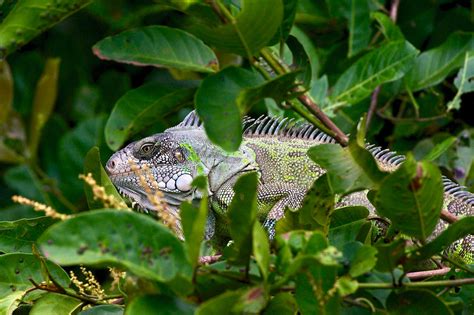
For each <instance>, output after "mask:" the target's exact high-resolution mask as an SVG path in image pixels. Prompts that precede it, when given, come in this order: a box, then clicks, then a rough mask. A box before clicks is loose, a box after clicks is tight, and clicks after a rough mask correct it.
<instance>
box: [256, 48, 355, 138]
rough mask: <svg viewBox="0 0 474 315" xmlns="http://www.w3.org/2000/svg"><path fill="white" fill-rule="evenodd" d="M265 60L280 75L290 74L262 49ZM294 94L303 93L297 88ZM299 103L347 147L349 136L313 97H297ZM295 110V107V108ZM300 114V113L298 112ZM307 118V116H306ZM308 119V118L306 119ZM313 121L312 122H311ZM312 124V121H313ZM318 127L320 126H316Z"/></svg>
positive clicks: (305, 94) (302, 95)
mask: <svg viewBox="0 0 474 315" xmlns="http://www.w3.org/2000/svg"><path fill="white" fill-rule="evenodd" d="M260 54H261V55H262V57H263V59H265V61H266V62H267V63H268V65H269V66H270V67H271V68H272V69H273V70H274V71H275V72H276V73H277V74H279V75H282V74H285V73H288V72H289V70H288V69H286V68H285V67H284V65H282V64H280V62H279V61H278V60H277V59H276V58H275V57H274V56H273V54H272V53H271V52H270V51H268V49H265V48H264V49H262V50H261V51H260ZM293 92H296V93H298V92H301V91H299V90H298V88H295V89H294V91H293ZM297 99H298V101H299V102H300V103H301V104H302V105H303V106H304V107H305V108H306V109H307V110H308V111H309V112H310V113H312V114H313V115H315V116H316V117H317V118H318V119H319V121H320V122H321V123H322V124H323V126H324V127H325V129H326V130H323V131H325V132H327V131H329V132H328V133H329V134H330V135H331V136H333V137H334V139H336V140H337V141H338V142H339V143H340V144H341V145H342V146H347V144H348V142H349V138H348V137H347V135H346V134H345V133H344V132H342V131H341V129H339V128H338V127H337V126H336V124H334V123H333V122H332V120H331V119H329V117H328V116H327V115H326V114H325V113H324V112H323V111H322V110H321V108H319V106H318V105H317V104H316V103H315V102H314V101H313V99H312V98H311V96H309V95H308V94H307V93H304V94H301V95H299V96H298V97H297ZM293 108H294V107H293ZM294 109H296V108H294ZM298 113H300V111H298ZM304 117H305V116H304ZM305 118H306V117H305ZM310 121H311V120H310ZM311 122H312V121H311ZM316 126H317V127H319V126H318V124H316Z"/></svg>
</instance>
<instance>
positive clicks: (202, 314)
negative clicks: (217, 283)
mask: <svg viewBox="0 0 474 315" xmlns="http://www.w3.org/2000/svg"><path fill="white" fill-rule="evenodd" d="M241 295H242V292H241V291H227V292H225V293H222V294H221V295H218V296H216V297H214V298H212V299H210V300H207V301H206V302H204V303H202V304H201V305H199V307H198V308H197V309H196V313H195V314H196V315H220V314H226V313H229V312H230V311H231V310H232V308H233V307H234V305H235V304H236V303H237V302H238V301H239V299H240V297H241Z"/></svg>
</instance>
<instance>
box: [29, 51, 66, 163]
mask: <svg viewBox="0 0 474 315" xmlns="http://www.w3.org/2000/svg"><path fill="white" fill-rule="evenodd" d="M59 64H60V59H59V58H51V59H48V60H47V61H46V65H45V67H44V71H43V74H42V75H41V77H40V79H39V81H38V83H37V84H36V90H35V97H34V99H33V112H32V116H31V122H30V134H29V138H28V140H29V144H28V147H29V150H30V154H31V155H32V156H33V157H36V151H37V149H38V144H39V140H40V138H41V130H42V129H43V127H44V125H45V124H46V121H47V120H48V118H49V116H50V115H51V113H52V111H53V108H54V104H55V103H56V96H57V94H58V92H57V89H58V76H59Z"/></svg>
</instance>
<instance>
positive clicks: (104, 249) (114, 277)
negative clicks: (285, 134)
mask: <svg viewBox="0 0 474 315" xmlns="http://www.w3.org/2000/svg"><path fill="white" fill-rule="evenodd" d="M473 52H474V36H473V24H472V16H471V14H470V2H469V1H454V0H444V1H428V0H426V1H425V0H423V1H397V0H393V1H381V0H370V1H369V0H352V1H348V0H347V1H345V0H344V1H335V0H327V1H309V0H300V1H297V0H285V1H283V0H259V1H253V0H240V1H227V0H222V1H221V0H209V1H199V0H194V1H193V0H188V1H177V0H162V1H159V0H156V1H154V2H152V1H105V0H97V1H95V2H92V1H87V0H57V1H40V0H5V1H0V58H2V59H0V163H2V164H0V173H1V175H2V179H1V190H0V209H1V210H0V253H3V254H1V255H0V314H12V313H15V314H22V313H27V312H31V314H53V313H54V314H63V313H64V314H65V313H68V314H69V313H80V314H102V313H105V312H109V313H114V314H115V313H116V314H122V313H124V312H125V313H127V314H156V313H186V314H187V313H200V314H208V313H216V314H217V313H230V312H235V313H268V314H272V313H278V314H280V313H282V314H283V313H285V314H286V313H288V314H294V313H296V312H300V313H303V314H310V313H311V314H312V313H321V314H337V313H344V314H349V313H351V314H352V313H353V314H366V313H371V312H376V313H387V312H388V313H394V314H412V313H415V312H418V313H428V312H429V313H432V314H451V313H456V314H470V313H473V312H474V305H473V301H474V291H473V290H472V288H473V287H472V284H473V283H474V281H473V277H472V275H473V273H474V271H473V268H474V265H473V258H472V252H471V253H470V252H468V253H464V254H462V248H459V247H460V246H461V245H459V243H457V244H458V245H457V246H454V247H453V246H451V247H449V246H450V245H451V244H452V243H453V242H455V241H457V240H460V239H463V238H464V240H465V243H464V244H468V242H471V245H470V246H471V249H472V238H468V237H469V236H468V235H469V234H470V233H472V231H473V230H474V218H473V217H472V200H471V201H469V200H470V199H472V198H473V197H472V195H470V193H469V192H467V191H466V192H463V193H462V194H463V196H464V200H465V206H466V209H467V210H465V214H467V215H466V217H465V218H452V217H450V216H449V213H447V212H446V210H447V209H446V205H444V206H443V202H442V196H443V180H442V179H441V174H443V175H445V176H447V177H449V178H452V179H454V180H456V181H457V182H458V183H460V184H461V185H465V186H466V187H467V188H466V189H467V190H470V191H473V189H474V151H473V147H474V146H473V143H474V132H473V129H472V124H473V122H474V121H473V116H472V115H469V114H468V113H469V108H468V107H469V106H468V105H469V100H468V96H469V95H468V94H469V93H470V92H472V91H473V90H474V86H473V84H472V79H473V77H474V58H473ZM191 108H195V109H196V111H197V113H198V115H199V116H200V117H201V118H202V120H203V124H204V128H205V131H206V133H207V135H208V137H209V139H210V140H211V141H212V142H213V143H215V144H216V145H218V146H220V147H221V148H222V149H223V150H225V151H229V152H232V151H235V150H237V149H238V148H239V145H240V143H241V141H242V124H241V119H242V117H243V116H244V115H250V116H256V115H259V114H262V113H269V114H271V115H277V116H285V117H290V118H296V119H306V120H307V121H309V122H310V123H312V124H314V125H316V126H317V127H319V128H320V129H321V130H323V131H325V132H326V133H328V134H330V135H332V136H333V137H334V138H335V139H336V140H337V141H338V142H339V143H340V144H341V145H334V144H325V145H318V146H315V147H313V148H311V149H310V150H309V152H308V155H309V156H310V157H311V158H312V159H313V160H314V161H316V162H317V163H318V164H320V165H321V166H323V167H324V168H325V169H326V170H327V174H326V175H324V176H322V177H320V178H319V179H318V180H317V181H316V182H315V183H314V185H313V187H312V188H311V190H310V193H309V194H308V195H307V196H306V199H305V203H304V206H303V207H302V208H301V209H300V211H298V212H296V213H293V212H289V211H287V213H286V216H285V218H284V219H283V220H281V221H279V222H278V223H277V234H276V237H275V238H274V239H273V240H269V238H268V236H267V233H266V231H265V229H264V228H262V225H261V224H260V222H258V220H257V213H256V212H257V208H256V186H257V177H256V176H255V174H250V175H246V176H242V177H241V178H240V179H239V180H238V182H237V183H236V186H235V190H236V192H237V195H239V197H240V198H241V199H239V200H236V201H235V202H233V203H232V204H231V206H230V208H229V209H228V212H227V213H226V215H227V220H228V222H229V224H228V229H229V231H230V236H231V237H232V239H233V240H232V242H230V243H227V240H225V242H224V241H222V240H217V241H216V240H213V241H211V242H209V241H204V230H205V224H206V217H207V213H208V211H209V210H208V209H207V208H208V207H207V205H208V198H207V197H206V194H207V190H205V189H204V190H202V194H203V195H204V198H202V200H201V201H200V202H201V203H200V205H197V204H191V203H183V204H182V206H181V210H180V214H181V219H182V228H183V231H182V235H181V234H180V233H176V231H174V229H173V227H174V225H172V224H171V221H172V218H171V217H169V216H168V217H165V220H163V216H166V215H167V214H166V211H164V210H163V211H162V212H161V214H160V215H161V220H160V219H159V218H158V220H157V219H156V218H152V217H151V216H148V215H144V214H141V213H136V212H131V211H127V210H130V209H128V207H127V205H126V204H125V200H122V198H121V196H120V195H119V194H118V193H117V191H116V190H115V188H114V187H113V185H112V183H111V182H110V180H109V178H108V177H107V174H106V172H105V171H104V169H103V167H102V165H104V164H105V162H106V161H107V159H108V158H109V157H110V155H111V154H112V152H113V151H116V150H118V149H119V148H121V147H123V146H124V145H125V144H126V143H128V142H129V141H132V140H137V139H140V138H143V137H145V136H148V135H151V134H153V133H156V132H161V131H163V130H164V129H166V128H168V127H170V126H174V125H176V124H177V123H178V122H180V121H181V120H182V119H183V118H184V117H185V116H186V114H187V113H189V111H190V110H191ZM365 113H367V114H366V115H365ZM361 117H363V118H361ZM331 121H333V122H334V123H335V124H332V123H331ZM336 126H337V127H336ZM348 133H350V134H351V137H350V138H349V139H348V137H347V136H346V134H348ZM223 135H225V136H223ZM365 141H368V142H370V143H378V144H380V145H383V146H384V147H390V148H391V149H393V150H397V151H398V152H401V153H403V154H406V156H407V159H406V160H405V162H404V163H403V164H402V166H400V167H399V168H398V170H396V171H395V172H392V173H390V174H389V173H385V172H382V171H381V170H379V168H378V167H377V166H376V163H375V162H374V158H373V156H372V155H371V154H369V153H368V150H367V148H366V145H365ZM373 151H374V150H373V149H372V152H373ZM80 174H86V175H83V176H81V178H79V175H80ZM87 174H90V175H87ZM202 181H203V180H201V183H200V184H199V183H197V185H198V186H199V188H198V189H202V187H205V186H202V184H203V183H202ZM204 182H205V179H204ZM456 189H457V188H456ZM360 190H370V192H369V198H370V200H371V201H372V203H373V204H374V205H375V207H376V208H377V213H378V214H379V215H381V216H383V217H379V216H376V215H375V214H374V213H371V214H370V215H369V211H368V210H367V208H365V207H362V206H351V207H345V208H340V209H334V200H335V197H336V196H344V195H346V194H348V193H350V192H354V191H360ZM466 196H467V197H466ZM402 197H403V198H402ZM469 198H470V199H469ZM468 199H469V200H468ZM473 200H474V199H473ZM468 201H469V202H468ZM163 207H164V208H166V206H165V205H164V206H163ZM35 210H36V211H35ZM44 214H46V216H42V215H44ZM440 216H441V217H443V218H444V219H445V220H448V219H449V220H448V221H450V224H449V225H448V227H447V228H446V229H445V230H444V232H442V233H441V231H437V232H436V233H435V234H432V233H433V231H434V230H435V228H436V225H437V222H438V221H439V217H440ZM387 218H388V220H387ZM160 221H161V222H160ZM170 227H171V228H170ZM471 237H472V235H471ZM183 239H184V240H183ZM222 242H224V246H222V244H221V245H219V243H222ZM447 248H449V249H448V250H447V251H446V249H447ZM459 253H461V254H459Z"/></svg>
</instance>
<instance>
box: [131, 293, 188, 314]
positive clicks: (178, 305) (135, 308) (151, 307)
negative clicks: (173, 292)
mask: <svg viewBox="0 0 474 315" xmlns="http://www.w3.org/2000/svg"><path fill="white" fill-rule="evenodd" d="M194 310H195V307H194V305H192V304H190V303H188V302H187V301H184V300H182V299H180V298H178V297H174V296H164V295H142V296H139V297H137V298H134V299H133V300H132V301H131V302H130V303H129V304H128V305H127V307H126V309H125V315H148V314H149V315H154V314H160V315H173V314H183V315H191V314H194Z"/></svg>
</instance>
